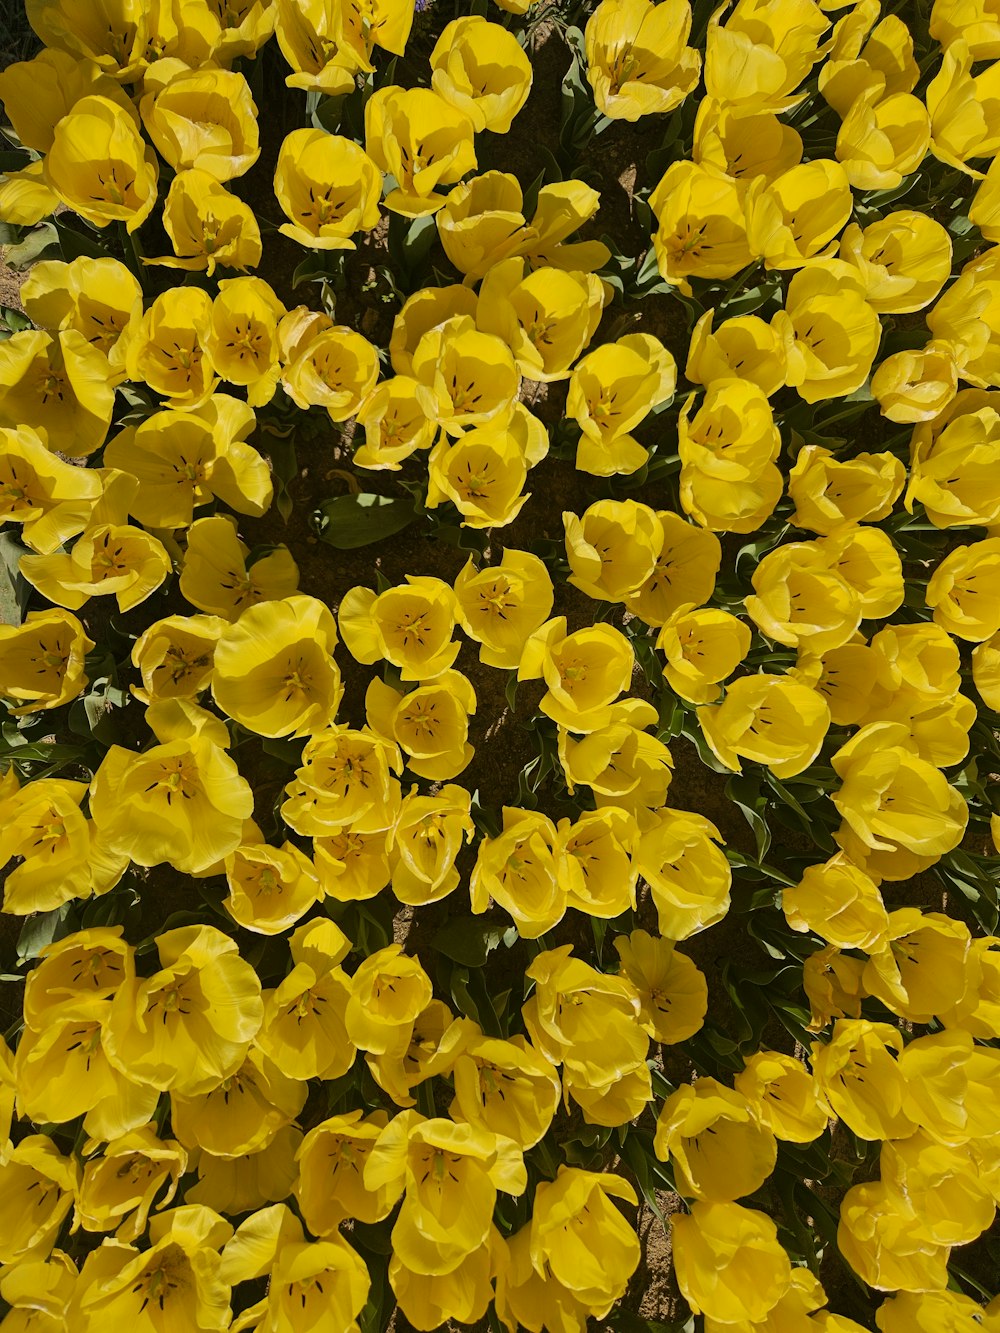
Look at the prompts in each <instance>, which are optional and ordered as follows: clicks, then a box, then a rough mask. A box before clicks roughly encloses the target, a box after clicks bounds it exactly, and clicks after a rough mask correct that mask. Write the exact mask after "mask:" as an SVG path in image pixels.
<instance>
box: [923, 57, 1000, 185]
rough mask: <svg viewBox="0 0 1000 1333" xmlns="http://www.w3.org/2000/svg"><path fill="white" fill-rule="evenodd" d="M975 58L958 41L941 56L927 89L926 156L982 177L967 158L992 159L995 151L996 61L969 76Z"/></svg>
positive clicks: (998, 124)
mask: <svg viewBox="0 0 1000 1333" xmlns="http://www.w3.org/2000/svg"><path fill="white" fill-rule="evenodd" d="M974 60H975V57H974V56H973V54H972V52H971V51H970V50H969V46H968V43H967V42H966V41H964V40H963V39H961V38H956V39H955V41H953V42H951V43H950V44H949V46H948V48H947V49H946V50H945V52H944V54H943V55H942V57H941V68H940V70H939V71H938V73H937V74H936V75H935V76H934V78H933V79H931V81H930V84H929V85H928V88H927V93H926V101H927V110H928V113H929V114H930V120H931V145H930V146H931V152H932V153H933V154H934V156H935V157H937V158H939V159H940V160H941V161H942V162H945V163H947V165H948V166H950V167H957V168H958V169H959V170H960V171H964V172H966V173H967V174H968V175H970V176H973V177H977V178H979V179H982V173H981V172H979V171H976V170H975V169H974V168H972V167H969V166H968V162H969V160H970V158H972V159H974V158H981V157H990V158H991V157H994V156H995V155H996V152H997V149H998V148H1000V120H998V112H1000V62H994V63H993V64H991V65H989V66H988V67H987V68H986V69H985V70H983V71H982V73H980V74H976V75H973V73H972V66H973V63H974Z"/></svg>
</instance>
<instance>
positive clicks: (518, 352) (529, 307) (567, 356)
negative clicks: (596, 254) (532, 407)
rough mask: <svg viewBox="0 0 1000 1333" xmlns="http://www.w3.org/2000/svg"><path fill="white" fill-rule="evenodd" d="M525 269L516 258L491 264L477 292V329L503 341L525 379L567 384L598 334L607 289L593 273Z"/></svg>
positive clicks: (524, 264)
mask: <svg viewBox="0 0 1000 1333" xmlns="http://www.w3.org/2000/svg"><path fill="white" fill-rule="evenodd" d="M525 269H526V263H525V260H524V259H523V258H520V257H518V256H514V257H512V258H510V259H504V260H501V261H500V263H498V264H494V265H493V267H492V268H491V269H490V270H489V271H488V272H487V275H486V277H485V278H484V280H483V284H482V287H481V289H480V293H479V304H478V306H477V308H476V312H475V319H476V324H477V326H478V327H479V328H480V329H481V330H482V332H484V333H493V334H496V335H497V336H498V337H500V338H503V340H504V341H505V342H506V343H507V344H508V346H509V347H511V349H512V350H513V351H514V357H515V360H516V362H517V367H518V369H519V370H520V372H521V374H522V375H523V376H524V377H525V379H529V380H538V381H542V382H551V381H553V380H561V379H567V378H568V377H569V374H570V367H571V366H572V364H573V362H574V361H576V360H577V358H578V357H579V356H580V355H581V353H582V352H583V351H584V350H585V349H586V347H587V345H588V344H589V342H590V340H591V339H592V338H593V336H594V334H595V332H596V331H597V326H598V324H599V323H600V322H601V313H602V311H603V309H604V306H605V305H606V303H607V300H608V290H607V288H605V286H604V284H603V283H602V282H601V280H600V279H599V278H597V277H596V276H595V275H594V274H593V273H567V272H564V271H563V270H562V269H558V268H553V267H551V265H545V266H543V267H541V268H536V269H535V270H534V272H532V273H526V272H525Z"/></svg>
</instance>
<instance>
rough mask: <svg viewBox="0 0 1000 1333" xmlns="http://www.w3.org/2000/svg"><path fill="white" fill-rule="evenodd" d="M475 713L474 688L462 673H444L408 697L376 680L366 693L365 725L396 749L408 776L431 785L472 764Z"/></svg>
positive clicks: (449, 671)
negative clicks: (428, 780)
mask: <svg viewBox="0 0 1000 1333" xmlns="http://www.w3.org/2000/svg"><path fill="white" fill-rule="evenodd" d="M475 711H476V693H475V690H474V689H473V688H472V685H471V683H470V681H469V679H468V677H467V676H463V675H462V673H461V672H460V671H452V670H447V671H442V672H440V673H439V674H438V675H436V676H435V677H434V678H433V679H432V680H429V681H426V682H420V683H418V684H417V686H416V688H415V689H412V690H410V691H409V692H408V693H404V692H403V691H402V690H396V689H393V687H392V686H391V685H385V684H383V682H382V681H380V680H379V679H378V677H376V678H375V679H374V680H372V681H370V682H369V684H368V689H367V691H366V692H365V713H366V716H367V719H368V725H369V726H370V727H371V728H372V730H373V731H375V732H377V733H378V735H380V736H382V737H383V738H384V739H385V740H388V741H394V742H395V743H396V744H397V745H398V746H399V748H400V749H401V750H402V751H403V752H404V753H405V754H406V756H407V760H406V765H407V767H408V768H409V770H410V772H411V773H415V774H416V775H417V776H418V777H422V778H431V779H432V780H434V781H435V782H441V781H444V780H446V779H448V778H454V777H457V776H458V774H459V773H461V772H462V771H463V770H464V769H466V768H468V766H469V764H470V763H471V762H472V756H473V755H474V753H475V750H474V748H473V747H472V746H471V745H470V744H469V741H468V735H469V719H470V718H471V717H472V716H473V715H474V714H475Z"/></svg>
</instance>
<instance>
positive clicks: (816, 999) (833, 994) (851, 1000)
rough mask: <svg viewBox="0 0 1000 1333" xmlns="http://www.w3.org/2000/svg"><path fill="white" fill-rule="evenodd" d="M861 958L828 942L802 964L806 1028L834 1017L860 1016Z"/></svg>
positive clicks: (818, 1026) (820, 1025) (817, 1027)
mask: <svg viewBox="0 0 1000 1333" xmlns="http://www.w3.org/2000/svg"><path fill="white" fill-rule="evenodd" d="M864 966H865V965H864V962H863V961H862V959H860V958H852V957H851V956H850V954H845V953H841V951H840V950H839V949H837V948H835V947H834V946H833V945H832V944H828V945H827V946H826V947H825V948H823V949H818V950H817V951H816V952H815V953H811V954H810V955H809V957H808V958H807V959H806V960H805V962H804V963H803V965H802V989H803V990H804V991H805V993H806V996H807V997H808V1000H809V1010H810V1015H811V1017H810V1022H809V1031H810V1032H819V1031H820V1030H821V1029H822V1028H825V1027H826V1026H827V1024H828V1023H830V1022H831V1021H832V1020H833V1019H835V1018H860V1017H861V1001H862V999H863V998H864V990H863V989H862V986H861V973H862V972H863V971H864Z"/></svg>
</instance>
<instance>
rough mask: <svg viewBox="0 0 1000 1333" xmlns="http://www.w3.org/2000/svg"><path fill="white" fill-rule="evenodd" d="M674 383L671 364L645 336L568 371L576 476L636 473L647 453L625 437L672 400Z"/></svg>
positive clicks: (608, 346) (605, 349) (601, 350)
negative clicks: (577, 432) (577, 434)
mask: <svg viewBox="0 0 1000 1333" xmlns="http://www.w3.org/2000/svg"><path fill="white" fill-rule="evenodd" d="M676 383H677V366H676V364H675V362H674V358H673V357H672V356H671V355H670V353H669V352H668V351H667V349H666V348H665V347H664V346H663V344H662V343H661V342H659V340H658V339H656V338H654V337H652V336H651V335H649V334H643V333H630V334H626V336H625V337H623V338H619V339H618V341H617V342H614V343H605V344H604V345H603V346H601V347H598V348H596V349H595V350H594V351H592V352H588V353H587V355H586V356H585V357H584V358H583V359H582V360H581V361H579V362H577V364H576V366H575V367H574V369H573V373H572V375H571V376H570V382H569V395H568V397H567V400H566V411H567V414H568V415H569V416H571V417H573V418H574V420H575V421H576V422H577V423H578V425H579V426H580V429H581V431H582V432H583V435H582V437H581V440H580V443H579V445H578V446H577V454H576V466H577V468H578V470H580V471H582V472H590V473H592V474H593V475H595V476H598V477H610V476H614V475H615V474H616V473H631V472H637V471H638V470H639V468H640V467H642V465H643V464H644V463H645V462H646V461H647V459H648V458H649V451H648V450H647V449H646V448H645V447H644V446H643V445H641V444H640V443H639V442H638V440H636V439H634V438H633V436H632V435H631V433H630V432H631V431H633V430H634V429H635V427H636V426H638V425H639V423H640V422H641V421H642V420H643V419H644V418H645V416H646V415H647V413H649V412H650V411H651V410H652V409H653V408H654V407H658V406H659V405H660V404H661V403H666V402H668V401H669V400H670V399H671V398H672V397H673V393H674V387H675V385H676Z"/></svg>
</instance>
